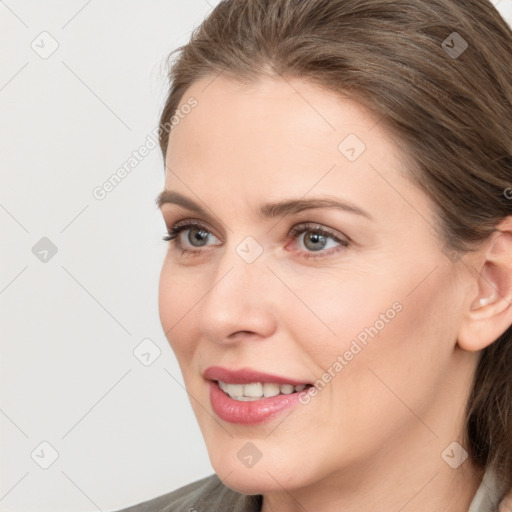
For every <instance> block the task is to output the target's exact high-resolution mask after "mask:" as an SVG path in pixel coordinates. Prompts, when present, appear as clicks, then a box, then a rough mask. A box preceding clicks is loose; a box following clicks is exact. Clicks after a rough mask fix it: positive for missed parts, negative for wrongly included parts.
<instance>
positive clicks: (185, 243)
mask: <svg viewBox="0 0 512 512" xmlns="http://www.w3.org/2000/svg"><path fill="white" fill-rule="evenodd" d="M163 240H165V241H166V242H174V243H175V244H176V245H177V246H178V247H179V248H180V249H182V250H183V251H190V252H192V251H194V250H196V249H200V248H201V247H206V246H208V245H218V244H220V243H221V242H220V240H219V239H218V238H217V237H216V236H215V235H213V234H212V233H211V232H210V231H209V230H208V229H207V228H206V227H205V226H203V225H201V224H196V223H192V222H190V221H187V222H185V223H182V224H180V223H178V224H175V225H174V226H173V227H172V228H171V229H170V230H169V232H168V233H167V234H166V235H164V237H163Z"/></svg>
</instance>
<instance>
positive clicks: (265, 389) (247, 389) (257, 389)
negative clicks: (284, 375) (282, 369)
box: [218, 380, 306, 402]
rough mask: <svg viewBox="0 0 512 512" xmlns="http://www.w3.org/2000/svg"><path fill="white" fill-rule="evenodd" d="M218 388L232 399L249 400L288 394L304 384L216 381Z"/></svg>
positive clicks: (299, 389)
mask: <svg viewBox="0 0 512 512" xmlns="http://www.w3.org/2000/svg"><path fill="white" fill-rule="evenodd" d="M218 384H219V387H220V389H222V391H224V392H225V393H227V394H228V395H229V396H230V397H231V398H233V399H234V400H240V401H242V402H249V401H253V400H259V399H260V398H262V397H271V396H277V395H279V394H280V393H281V394H283V395H289V394H290V393H293V392H299V391H302V390H303V389H305V387H306V385H305V384H300V385H298V386H293V385H292V384H274V383H272V382H251V383H250V384H228V383H226V382H222V381H220V380H219V381H218Z"/></svg>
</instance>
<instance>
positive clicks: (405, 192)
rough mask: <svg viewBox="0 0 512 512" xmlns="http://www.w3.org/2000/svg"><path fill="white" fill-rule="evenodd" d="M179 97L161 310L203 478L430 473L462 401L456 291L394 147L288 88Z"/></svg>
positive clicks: (307, 87)
mask: <svg viewBox="0 0 512 512" xmlns="http://www.w3.org/2000/svg"><path fill="white" fill-rule="evenodd" d="M191 98H194V100H190V99H191ZM187 102H190V104H192V103H193V104H194V106H193V108H183V109H181V110H180V109H178V110H179V111H180V112H182V118H180V120H179V123H178V124H176V126H175V127H174V128H173V131H172V133H171V135H170V139H169V148H168V152H167V161H166V165H167V169H166V181H165V189H166V190H168V191H171V192H172V193H173V194H172V195H165V196H164V195H162V196H161V203H162V204H161V211H162V213H163V216H164V218H165V222H166V224H167V227H168V229H173V228H175V229H178V231H179V234H177V235H176V237H175V238H174V240H173V241H171V242H169V248H168V253H167V255H166V257H165V260H164V263H163V268H162V273H161V280H160V289H159V304H160V317H161V322H162V325H163V329H164V331H165V333H166V336H167V338H168V340H169V342H170V344H171V346H172V349H173V350H174V352H175V354H176V357H177V359H178V362H179V365H180V368H181V370H182V372H183V377H184V381H185V384H186V387H187V391H188V392H189V394H190V397H191V404H192V407H193V409H194V412H195V415H196V417H197V420H198V422H199V426H200V428H201V431H202V433H203V435H204V438H205V441H206V445H207V448H208V452H209V455H210V459H211V462H212V465H213V467H214V469H215V471H216V472H217V473H218V474H219V476H220V477H221V478H223V479H224V481H225V483H226V484H227V485H229V486H230V487H232V488H234V489H237V490H239V491H241V492H245V493H262V492H271V491H275V490H281V489H282V488H283V487H285V488H287V489H292V488H303V487H307V486H309V485H313V484H314V483H316V482H320V481H327V480H328V479H329V478H335V477H339V476H340V475H343V476H344V478H345V480H344V481H345V482H349V477H350V478H354V479H355V478H356V476H357V475H360V474H361V472H365V474H369V473H371V472H372V471H375V472H376V473H377V472H379V471H380V472H381V473H382V470H383V468H385V467H388V466H389V465H390V462H391V461H394V464H395V466H396V467H400V465H404V464H409V467H410V463H411V460H410V459H411V457H413V456H414V457H421V460H422V464H423V463H424V464H428V465H429V467H432V468H434V467H435V465H436V464H439V466H440V467H441V466H446V463H445V462H444V461H443V460H442V458H441V455H440V454H441V452H442V451H443V449H444V448H446V446H447V445H448V444H449V443H450V442H452V441H454V440H456V438H455V436H456V434H457V432H458V430H457V428H458V421H459V419H460V413H461V409H460V405H461V404H463V403H465V400H466V393H467V391H468V389H469V380H468V374H469V371H467V370H468V368H469V362H468V359H467V354H468V353H466V352H462V351H461V350H460V349H458V347H457V344H456V343H457V342H456V340H457V330H458V325H459V323H460V321H461V318H462V315H461V304H462V301H463V294H462V293H461V286H460V284H458V282H457V280H456V278H455V277H454V271H453V269H454V263H453V262H451V261H450V260H449V259H448V258H447V257H446V255H445V253H444V252H443V250H442V247H441V244H440V242H439V239H438V236H437V235H436V233H435V231H434V229H433V225H434V222H435V220H434V213H433V208H432V205H431V203H430V202H429V200H428V198H427V196H426V195H425V194H424V193H423V192H422V191H420V190H419V189H417V188H415V187H414V186H413V185H411V184H410V182H408V181H407V180H406V179H405V178H404V176H403V173H404V172H405V171H406V169H405V166H404V163H403V161H401V154H400V151H399V149H398V147H397V145H395V142H396V141H394V140H393V138H392V137H391V136H390V135H389V133H388V132H387V131H386V130H385V129H384V127H383V126H382V123H381V124H379V119H378V118H376V117H375V116H374V115H372V114H370V113H369V112H368V111H366V110H365V109H364V108H363V107H362V106H360V105H359V104H357V103H354V102H352V101H349V100H346V99H342V98H340V97H338V96H335V95H333V94H332V93H329V92H326V91H325V90H323V89H321V88H319V87H318V86H315V85H313V84H311V83H309V82H306V81H303V80H300V79H287V81H285V80H283V79H280V78H279V79H275V80H273V79H269V78H266V79H263V80H262V81H261V82H259V83H257V84H253V85H240V84H237V83H235V82H234V81H231V80H229V79H227V78H224V77H223V76H222V75H221V76H218V77H217V78H214V77H212V76H210V77H208V78H205V79H202V80H201V81H198V82H196V83H194V84H193V85H192V86H191V87H190V88H189V90H188V91H187V92H186V93H185V95H184V97H183V99H182V102H181V105H185V104H186V103H187ZM183 113H185V114H183ZM334 202H336V203H338V204H337V205H335V204H334ZM212 367H222V368H223V369H225V370H226V371H224V372H222V371H220V372H219V371H216V369H215V368H214V369H213V370H212ZM244 370H245V372H244ZM230 371H232V373H230ZM251 372H252V373H251ZM254 373H256V375H254ZM259 373H261V374H265V375H258V374H259ZM218 380H221V381H223V382H225V383H229V384H231V385H230V386H229V387H226V386H225V385H224V384H222V386H223V387H224V388H225V390H228V392H229V393H230V394H231V395H233V396H234V397H235V398H231V397H229V396H228V395H227V394H226V392H225V391H223V390H221V389H220V388H219V385H218V384H217V382H216V381H218ZM254 381H257V382H258V381H259V384H258V383H257V384H255V385H253V386H247V387H245V386H242V385H243V384H244V383H249V382H254ZM287 382H288V383H290V384H291V385H298V384H302V385H306V384H315V383H316V382H317V387H316V395H315V394H314V393H315V391H314V390H315V388H306V389H305V390H303V391H298V392H297V391H295V389H296V388H290V387H287V386H286V385H284V387H278V386H277V384H285V383H287ZM318 382H319V384H318ZM237 384H238V386H237ZM264 384H266V385H264ZM291 389H293V390H294V392H293V393H290V391H291ZM300 389H301V388H299V390H300ZM278 391H279V392H280V394H279V395H278V396H274V397H271V396H264V397H262V398H257V397H258V396H259V395H261V393H262V392H263V393H265V394H266V395H273V394H275V393H277V392H278ZM447 391H448V392H447ZM242 393H245V394H247V395H251V394H252V395H256V396H255V397H254V398H256V399H254V398H253V399H250V398H249V399H248V400H244V399H243V398H242V399H240V398H236V397H239V396H241V395H242ZM212 399H213V402H212ZM413 454H414V455H413ZM395 466H394V467H395ZM446 467H447V466H446ZM448 470H450V468H448Z"/></svg>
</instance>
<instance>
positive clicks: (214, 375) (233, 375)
mask: <svg viewBox="0 0 512 512" xmlns="http://www.w3.org/2000/svg"><path fill="white" fill-rule="evenodd" d="M203 376H204V378H205V379H208V380H214V381H219V380H220V381H222V382H225V383H226V384H249V383H251V382H271V383H275V384H292V385H293V386H300V385H301V384H304V385H306V384H309V382H303V381H298V380H295V379H290V378H289V377H281V376H279V375H271V374H270V373H263V372H260V371H258V370H254V369H252V368H240V369H237V370H235V369H229V368H223V367H222V366H209V367H208V368H206V370H205V371H204V373H203Z"/></svg>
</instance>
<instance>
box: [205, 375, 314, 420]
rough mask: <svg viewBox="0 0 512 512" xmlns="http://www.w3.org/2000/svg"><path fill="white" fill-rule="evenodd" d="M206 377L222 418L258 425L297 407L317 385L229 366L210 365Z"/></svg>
mask: <svg viewBox="0 0 512 512" xmlns="http://www.w3.org/2000/svg"><path fill="white" fill-rule="evenodd" d="M203 377H204V378H205V379H206V381H207V382H208V387H209V390H210V402H211V406H212V408H213V411H214V412H215V413H216V414H217V416H218V417H219V418H221V419H222V420H224V421H227V422H230V423H238V424H245V425H254V424H257V423H263V422H266V421H269V420H271V419H272V418H274V417H275V416H277V415H278V414H281V413H283V412H284V411H285V410H286V409H289V408H291V407H296V406H297V405H298V404H299V403H302V402H301V395H303V394H305V393H308V391H309V389H308V388H310V387H312V386H313V384H311V383H309V382H305V381H299V380H294V379H290V378H288V377H284V376H280V375H271V374H269V373H263V372H260V371H257V370H254V369H252V368H241V369H236V370H235V369H233V370H232V369H228V368H223V367H220V366H210V367H209V368H207V369H206V370H205V371H204V373H203Z"/></svg>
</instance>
